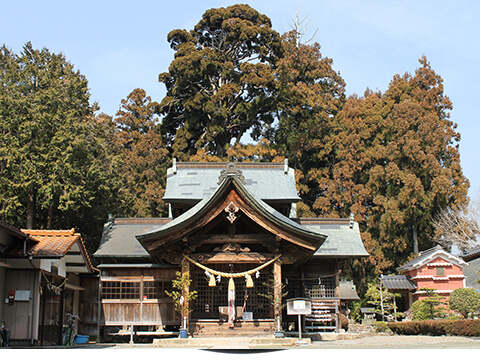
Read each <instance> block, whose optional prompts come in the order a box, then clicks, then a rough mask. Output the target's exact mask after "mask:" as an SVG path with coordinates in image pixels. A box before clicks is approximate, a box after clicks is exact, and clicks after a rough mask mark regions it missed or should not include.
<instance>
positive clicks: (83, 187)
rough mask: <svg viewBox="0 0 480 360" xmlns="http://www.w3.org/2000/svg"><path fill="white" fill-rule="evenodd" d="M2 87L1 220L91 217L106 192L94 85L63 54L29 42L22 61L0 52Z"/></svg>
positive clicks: (52, 221) (42, 223)
mask: <svg viewBox="0 0 480 360" xmlns="http://www.w3.org/2000/svg"><path fill="white" fill-rule="evenodd" d="M0 81H1V86H0V136H1V137H0V167H1V169H2V177H1V180H0V187H1V191H0V203H1V207H0V216H1V218H2V219H3V220H4V221H6V222H8V223H10V224H12V225H16V226H19V227H27V228H32V227H41V228H45V227H46V228H51V227H63V228H64V227H66V226H72V223H73V218H69V219H68V221H67V220H65V217H67V218H68V217H69V215H68V214H70V215H72V216H74V214H75V213H76V212H80V210H82V211H88V210H87V209H88V208H89V207H90V206H91V205H92V203H93V199H95V196H96V192H97V191H99V189H101V187H102V186H101V184H100V183H99V182H100V181H101V180H100V179H102V176H100V175H99V173H101V172H102V169H101V167H102V164H101V159H99V158H98V156H100V155H101V154H102V153H103V151H102V149H101V147H100V146H99V144H98V143H97V139H96V136H95V133H94V131H93V129H94V128H95V126H96V120H95V117H94V116H93V111H94V110H95V108H96V104H94V105H93V106H92V105H90V103H89V99H90V94H89V92H88V83H87V79H86V78H85V77H84V76H83V75H82V74H80V72H79V71H75V70H74V68H73V65H71V64H70V63H69V62H67V61H66V59H65V57H64V56H63V55H62V54H53V53H51V52H50V51H48V49H46V48H44V49H42V50H36V49H34V48H33V47H32V44H31V43H27V44H25V46H24V48H23V51H22V52H21V53H20V54H19V55H15V54H14V53H12V52H11V51H10V50H8V49H7V48H6V46H3V47H2V48H1V50H0ZM57 217H58V218H61V217H63V221H66V222H60V223H59V221H56V218H57ZM20 219H23V220H20Z"/></svg>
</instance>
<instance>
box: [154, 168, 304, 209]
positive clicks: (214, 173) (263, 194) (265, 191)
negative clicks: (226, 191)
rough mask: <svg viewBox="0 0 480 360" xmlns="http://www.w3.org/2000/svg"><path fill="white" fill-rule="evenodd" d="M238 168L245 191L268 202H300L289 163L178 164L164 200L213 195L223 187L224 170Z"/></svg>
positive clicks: (192, 199)
mask: <svg viewBox="0 0 480 360" xmlns="http://www.w3.org/2000/svg"><path fill="white" fill-rule="evenodd" d="M227 166H235V168H236V170H238V171H239V172H241V175H242V176H243V179H244V181H245V184H244V185H245V188H246V189H248V191H249V192H250V193H251V194H252V195H254V196H255V197H256V198H257V199H261V200H264V201H268V202H297V201H300V197H299V196H298V194H297V188H296V183H295V172H294V170H293V169H292V168H289V167H288V165H287V163H222V162H219V163H176V162H174V165H173V167H172V168H170V169H168V171H167V185H166V188H165V195H164V197H163V200H164V201H165V202H167V203H182V202H183V203H195V202H198V201H201V200H203V199H205V198H208V197H209V196H211V195H212V194H213V193H214V192H215V191H216V190H217V189H218V187H219V184H220V181H221V176H222V171H224V170H225V169H226V168H227Z"/></svg>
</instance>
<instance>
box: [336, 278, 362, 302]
mask: <svg viewBox="0 0 480 360" xmlns="http://www.w3.org/2000/svg"><path fill="white" fill-rule="evenodd" d="M339 290H340V299H342V300H351V301H354V300H360V297H359V296H358V294H357V289H356V287H355V285H354V284H353V281H340V283H339Z"/></svg>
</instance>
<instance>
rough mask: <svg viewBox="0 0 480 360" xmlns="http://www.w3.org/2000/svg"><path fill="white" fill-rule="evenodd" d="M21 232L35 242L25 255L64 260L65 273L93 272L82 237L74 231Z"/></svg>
mask: <svg viewBox="0 0 480 360" xmlns="http://www.w3.org/2000/svg"><path fill="white" fill-rule="evenodd" d="M21 232H22V233H24V234H26V235H28V238H29V239H30V240H32V241H34V242H35V243H34V245H33V246H31V247H30V248H29V249H28V250H27V255H31V256H34V257H40V258H41V257H45V258H52V257H53V258H66V266H67V271H70V272H91V271H92V270H93V266H92V263H91V262H90V258H89V256H88V253H87V251H86V249H85V246H84V244H83V240H82V237H81V235H80V234H79V233H76V232H75V230H74V229H71V230H30V229H22V230H21Z"/></svg>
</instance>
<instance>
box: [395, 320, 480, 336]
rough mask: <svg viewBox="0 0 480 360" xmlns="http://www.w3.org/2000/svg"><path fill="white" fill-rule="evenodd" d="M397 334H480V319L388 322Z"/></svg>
mask: <svg viewBox="0 0 480 360" xmlns="http://www.w3.org/2000/svg"><path fill="white" fill-rule="evenodd" d="M388 327H389V328H390V330H392V331H393V332H394V333H395V334H397V335H434V336H441V335H452V336H467V337H478V336H480V320H427V321H404V322H398V323H388Z"/></svg>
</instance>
